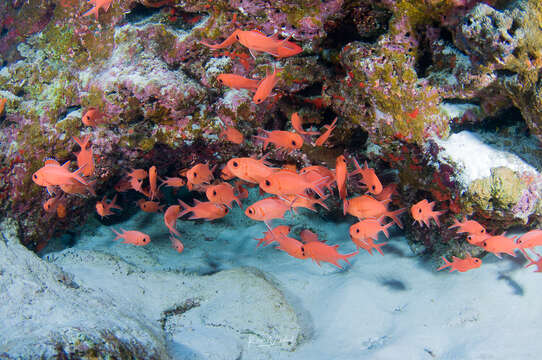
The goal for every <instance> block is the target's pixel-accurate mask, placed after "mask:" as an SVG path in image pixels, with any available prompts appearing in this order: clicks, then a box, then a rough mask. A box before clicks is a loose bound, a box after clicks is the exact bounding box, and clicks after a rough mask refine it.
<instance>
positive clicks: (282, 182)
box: [260, 170, 327, 198]
mask: <svg viewBox="0 0 542 360" xmlns="http://www.w3.org/2000/svg"><path fill="white" fill-rule="evenodd" d="M326 180H327V178H320V179H318V180H316V181H309V180H307V178H306V175H299V174H296V173H293V172H290V171H285V170H280V171H277V172H274V173H272V174H271V175H269V176H268V177H266V178H265V179H264V180H262V181H261V182H260V188H261V189H262V190H263V191H265V192H266V193H268V194H274V195H278V196H287V195H297V196H300V197H303V194H305V193H306V191H307V190H308V189H310V190H312V191H314V192H315V193H316V194H318V196H320V197H321V198H323V197H325V196H324V194H323V193H322V191H321V189H320V187H319V185H321V184H322V183H323V182H325V181H326Z"/></svg>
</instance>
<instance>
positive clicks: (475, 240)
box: [467, 234, 491, 246]
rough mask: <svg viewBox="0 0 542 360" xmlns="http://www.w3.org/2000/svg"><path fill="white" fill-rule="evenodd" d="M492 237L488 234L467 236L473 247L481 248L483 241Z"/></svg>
mask: <svg viewBox="0 0 542 360" xmlns="http://www.w3.org/2000/svg"><path fill="white" fill-rule="evenodd" d="M490 236H491V235H488V234H476V235H472V234H469V235H467V242H468V243H469V244H471V245H476V246H481V244H482V241H484V240H485V239H487V238H488V237H490Z"/></svg>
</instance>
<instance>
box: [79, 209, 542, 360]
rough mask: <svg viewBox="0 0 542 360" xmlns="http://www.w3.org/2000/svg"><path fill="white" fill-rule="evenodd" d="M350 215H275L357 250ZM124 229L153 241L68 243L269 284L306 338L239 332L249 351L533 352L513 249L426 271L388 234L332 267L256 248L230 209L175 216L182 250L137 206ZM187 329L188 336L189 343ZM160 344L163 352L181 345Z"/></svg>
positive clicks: (531, 289) (392, 355)
mask: <svg viewBox="0 0 542 360" xmlns="http://www.w3.org/2000/svg"><path fill="white" fill-rule="evenodd" d="M349 220H350V223H341V224H335V223H329V222H326V221H324V220H322V219H321V218H320V217H319V216H318V215H316V214H313V213H310V212H302V214H300V215H297V216H295V217H294V218H290V217H288V218H287V219H286V221H284V223H287V224H294V225H295V226H296V227H297V229H301V228H303V227H304V226H299V225H297V224H308V227H310V228H311V229H313V230H314V231H316V232H318V233H319V234H320V237H321V238H324V239H327V240H328V243H330V244H339V245H340V252H341V253H349V252H352V251H354V250H355V246H354V244H353V243H352V242H351V241H350V240H349V237H348V226H349V225H350V224H351V223H353V222H354V220H353V219H349ZM279 223H280V222H277V223H275V225H276V224H279ZM123 227H125V228H126V229H138V230H142V231H146V232H147V233H149V234H150V235H151V238H152V242H151V244H150V245H148V246H146V247H134V246H130V245H125V244H119V243H116V242H113V241H112V239H113V234H112V232H110V231H109V229H107V228H106V227H101V228H98V229H95V230H97V231H95V232H94V236H87V234H86V233H85V232H83V234H82V235H81V237H80V238H79V239H78V243H77V245H76V247H75V248H76V249H81V248H84V249H95V250H102V251H105V252H109V253H113V254H117V255H119V256H121V257H123V258H124V259H126V260H127V261H128V262H130V263H134V264H137V266H139V267H142V268H148V269H160V268H162V269H181V270H185V271H188V272H196V273H212V272H215V271H220V270H223V269H232V268H237V267H241V266H252V267H255V268H258V269H260V270H261V271H263V272H264V273H265V274H266V277H267V278H269V279H271V280H272V281H273V282H274V283H275V284H276V285H277V287H278V288H279V289H280V290H281V291H282V292H283V293H284V296H285V298H286V299H287V301H288V302H289V303H290V304H291V305H292V306H293V307H294V309H295V311H296V313H297V314H298V315H297V316H298V318H299V319H300V322H301V323H302V327H303V328H304V334H305V340H304V341H303V342H302V343H301V344H300V345H299V346H298V347H297V349H296V350H295V351H294V352H287V351H283V350H280V343H281V342H283V341H288V340H290V339H281V338H280V336H271V337H270V338H269V339H261V338H257V339H253V340H249V341H250V342H251V344H250V346H249V348H251V349H253V352H251V351H249V354H247V353H245V357H246V358H247V359H248V358H250V359H260V358H262V359H264V358H272V359H398V358H401V359H431V358H435V359H536V358H538V356H539V354H540V352H541V351H542V343H541V342H539V341H538V337H539V336H540V334H542V326H541V325H540V324H541V321H542V306H540V304H541V302H540V294H542V274H540V273H534V272H533V270H534V269H533V268H532V267H531V268H527V269H524V268H522V266H523V265H524V262H523V260H522V258H521V257H520V256H519V255H518V256H517V258H516V259H513V258H511V257H508V256H506V255H505V259H503V260H499V259H497V258H496V257H494V256H493V255H489V256H486V257H485V258H484V259H483V265H482V267H481V268H480V269H475V270H472V271H470V272H467V273H457V272H454V273H448V272H447V271H442V272H436V271H435V270H434V264H429V263H426V262H424V260H423V259H421V258H419V257H413V256H412V253H411V251H410V249H409V248H408V246H407V244H406V240H405V239H404V238H402V237H396V238H394V239H392V240H391V241H390V242H389V244H388V245H387V246H385V247H383V250H384V253H385V256H381V255H379V254H376V255H373V256H370V255H369V254H368V253H366V252H363V253H360V254H359V255H357V256H355V257H354V258H353V260H352V261H351V263H352V264H351V265H350V266H349V265H348V264H345V265H346V266H345V269H344V270H340V269H337V268H336V267H334V266H333V265H330V264H324V265H323V266H321V267H319V266H318V265H316V264H315V263H312V262H311V261H310V260H306V261H301V260H297V259H294V258H291V257H289V256H288V255H286V254H285V253H283V252H280V251H278V250H275V249H274V248H273V247H272V246H268V247H266V248H258V249H256V247H255V246H256V243H257V241H255V240H254V238H256V237H261V235H262V233H263V231H264V230H265V228H264V225H263V224H259V223H256V222H254V221H251V220H249V219H247V218H246V217H244V215H243V214H242V212H241V211H240V210H239V209H234V210H233V211H232V212H231V213H230V214H229V215H228V216H227V217H226V218H225V219H223V220H220V221H217V222H214V223H208V222H203V223H202V222H197V223H196V222H191V221H179V225H178V229H179V230H180V231H181V233H183V235H184V237H183V242H184V245H185V250H184V252H183V253H182V254H178V253H176V252H175V251H174V249H173V248H171V246H170V243H169V240H168V234H167V231H166V228H165V226H164V225H163V223H162V217H161V215H148V214H143V213H140V214H137V215H136V216H134V217H133V218H132V219H130V220H129V221H127V222H126V223H125V224H123ZM435 231H438V229H435ZM381 240H382V239H381ZM149 259H151V260H149ZM163 296H167V289H165V290H164V294H163ZM213 334H214V335H216V336H219V335H217V334H216V331H215V330H213V329H209V332H208V333H207V332H205V333H202V334H201V336H202V338H200V339H199V340H200V341H201V342H203V346H206V348H207V349H208V350H209V349H214V350H210V351H216V353H217V357H209V358H225V357H220V356H219V354H220V352H221V351H222V350H223V351H224V352H223V353H224V354H226V353H231V351H230V350H228V349H227V348H223V349H222V348H221V346H220V341H219V340H217V341H213V342H210V343H208V345H206V342H208V341H209V340H206V338H205V335H207V336H212V335H213ZM194 336H195V338H196V339H194V338H192V339H187V340H186V341H187V342H188V343H191V344H194V341H196V342H197V339H198V336H197V335H194ZM207 339H208V338H207ZM170 341H171V342H172V343H171V344H170V346H171V347H172V348H175V347H184V348H186V346H188V345H186V344H182V343H178V342H175V341H179V339H175V340H174V339H170ZM223 342H224V343H225V344H228V343H229V341H228V339H226V338H225V339H223ZM211 344H212V345H211ZM197 346H202V345H201V344H200V345H197ZM225 346H226V345H225ZM228 346H229V345H228ZM185 350H186V349H185ZM245 357H243V359H244V358H245ZM226 358H227V357H226Z"/></svg>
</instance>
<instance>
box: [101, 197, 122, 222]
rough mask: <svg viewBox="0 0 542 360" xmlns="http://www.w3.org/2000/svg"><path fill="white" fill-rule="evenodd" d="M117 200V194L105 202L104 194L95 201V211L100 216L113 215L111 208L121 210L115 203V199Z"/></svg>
mask: <svg viewBox="0 0 542 360" xmlns="http://www.w3.org/2000/svg"><path fill="white" fill-rule="evenodd" d="M116 200H117V195H115V196H114V197H113V200H111V202H109V203H108V202H107V199H106V197H105V196H104V197H103V199H102V201H98V202H97V203H96V212H97V213H98V215H100V216H101V217H102V218H103V217H104V216H109V215H114V214H115V213H114V212H112V211H111V209H118V210H122V208H121V207H120V206H118V205H117V204H115V201H116Z"/></svg>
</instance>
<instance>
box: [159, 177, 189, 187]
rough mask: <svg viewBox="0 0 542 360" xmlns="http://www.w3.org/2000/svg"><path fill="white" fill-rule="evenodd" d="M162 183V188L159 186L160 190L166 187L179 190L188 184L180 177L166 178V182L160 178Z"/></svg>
mask: <svg viewBox="0 0 542 360" xmlns="http://www.w3.org/2000/svg"><path fill="white" fill-rule="evenodd" d="M160 181H162V183H161V184H160V186H158V190H160V188H161V187H162V186H164V185H166V186H169V187H174V188H179V187H182V186H184V185H185V184H186V181H185V180H184V179H182V178H179V177H166V179H165V180H164V179H162V178H160Z"/></svg>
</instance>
